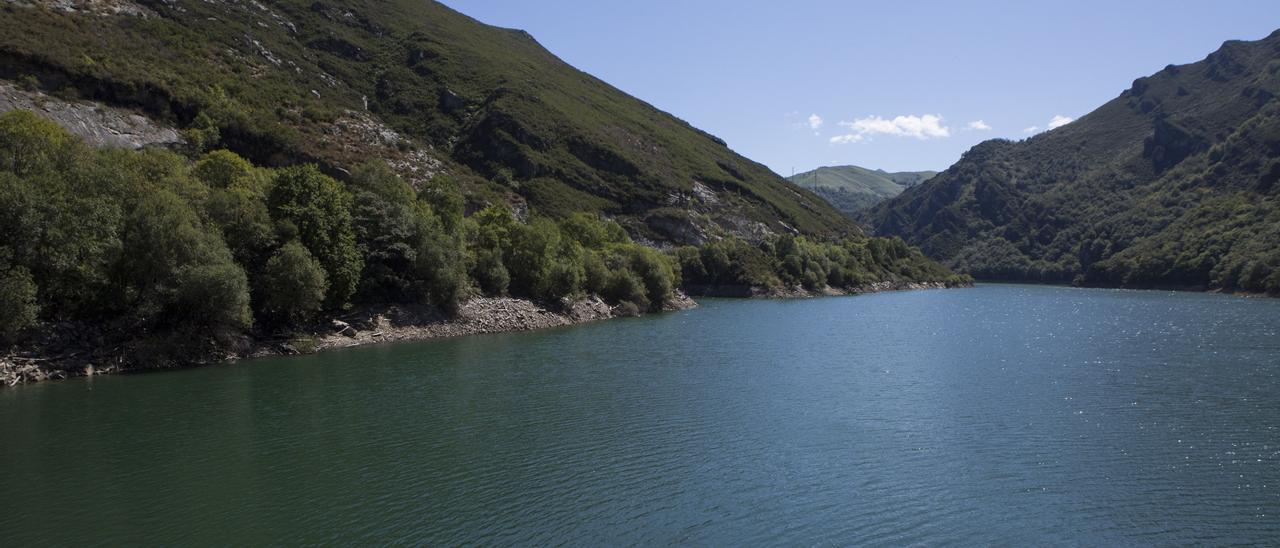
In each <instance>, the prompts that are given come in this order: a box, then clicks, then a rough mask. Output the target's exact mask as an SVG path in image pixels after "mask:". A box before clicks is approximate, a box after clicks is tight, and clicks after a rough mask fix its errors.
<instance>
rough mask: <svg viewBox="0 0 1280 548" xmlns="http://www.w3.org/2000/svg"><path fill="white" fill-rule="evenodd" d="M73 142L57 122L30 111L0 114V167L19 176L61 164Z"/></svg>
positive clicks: (54, 168)
mask: <svg viewBox="0 0 1280 548" xmlns="http://www.w3.org/2000/svg"><path fill="white" fill-rule="evenodd" d="M76 145H77V143H76V140H75V138H74V137H72V136H71V135H70V134H68V133H67V132H66V131H64V130H63V129H62V128H61V127H59V126H58V124H55V123H53V122H52V121H49V120H46V119H44V118H41V117H39V116H37V115H36V114H35V113H33V112H31V111H26V110H15V111H10V112H7V113H5V114H3V115H0V169H3V170H4V171H7V172H9V173H12V174H14V175H17V176H19V177H22V176H26V175H30V174H32V173H36V172H42V171H50V170H56V169H59V168H60V167H64V166H65V162H66V161H67V160H68V159H69V157H70V154H69V152H70V151H69V149H72V148H74V147H75V146H76Z"/></svg>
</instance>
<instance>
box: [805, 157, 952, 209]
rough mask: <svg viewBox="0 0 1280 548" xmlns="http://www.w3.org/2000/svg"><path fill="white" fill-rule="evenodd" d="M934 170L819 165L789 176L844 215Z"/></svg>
mask: <svg viewBox="0 0 1280 548" xmlns="http://www.w3.org/2000/svg"><path fill="white" fill-rule="evenodd" d="M937 174H938V172H936V171H901V172H895V173H890V172H887V171H884V170H880V169H876V170H872V169H867V168H865V167H858V166H835V167H820V168H818V169H815V170H812V171H806V172H804V173H799V174H796V175H792V176H791V177H788V178H787V179H788V180H790V181H791V182H793V183H795V184H797V185H799V186H801V187H803V188H805V189H808V190H812V191H813V192H814V193H816V194H817V195H819V196H821V197H823V198H824V199H826V200H827V201H828V202H831V205H833V206H835V207H836V209H839V210H840V211H841V212H843V213H844V214H846V215H850V216H852V215H855V214H857V213H858V212H860V211H862V210H865V209H867V208H869V207H871V206H873V205H876V204H878V203H880V202H883V201H885V200H888V199H889V198H892V197H894V196H897V195H899V194H902V191H903V190H906V189H907V188H908V187H912V186H915V185H918V184H920V183H922V182H924V181H926V180H928V179H929V178H930V177H933V176H934V175H937Z"/></svg>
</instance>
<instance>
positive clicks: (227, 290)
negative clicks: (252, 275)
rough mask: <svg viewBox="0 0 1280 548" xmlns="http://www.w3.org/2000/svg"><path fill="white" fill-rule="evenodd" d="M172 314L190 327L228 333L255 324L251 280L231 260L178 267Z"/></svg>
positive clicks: (216, 334) (215, 332)
mask: <svg viewBox="0 0 1280 548" xmlns="http://www.w3.org/2000/svg"><path fill="white" fill-rule="evenodd" d="M171 307H172V312H171V314H172V315H173V316H176V317H180V318H182V319H183V320H184V321H183V323H185V324H186V326H187V327H191V328H201V329H206V330H208V331H206V333H209V334H212V335H214V336H220V335H227V334H233V333H236V332H239V331H241V330H244V329H248V328H249V326H251V325H253V313H252V312H250V310H249V280H248V278H246V277H245V274H244V269H242V268H240V267H239V266H237V265H236V264H234V263H232V262H230V261H223V262H218V263H212V264H200V265H193V266H188V267H185V268H182V269H181V270H179V271H178V276H177V284H176V288H175V295H174V299H173V303H172V305H171Z"/></svg>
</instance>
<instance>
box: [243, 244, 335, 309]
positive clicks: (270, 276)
mask: <svg viewBox="0 0 1280 548" xmlns="http://www.w3.org/2000/svg"><path fill="white" fill-rule="evenodd" d="M327 289H328V282H327V281H326V279H325V271H324V268H323V267H322V266H321V264H320V262H319V261H317V260H316V259H315V257H312V256H311V252H310V251H307V248H306V247H304V246H302V244H299V243H298V242H289V243H287V244H285V245H284V246H283V247H281V248H280V251H278V252H276V254H275V255H274V256H273V257H271V259H270V260H268V261H267V264H266V268H265V270H264V271H263V273H262V278H261V281H260V283H259V286H258V290H257V295H258V301H259V303H260V305H259V307H260V309H261V311H262V314H263V316H264V317H266V318H267V319H268V320H270V321H271V322H272V323H273V324H275V325H278V326H287V325H293V324H295V323H297V322H300V321H304V320H308V319H310V318H312V317H313V316H314V315H315V314H316V312H319V311H320V309H321V307H322V305H323V304H324V298H325V294H326V291H327Z"/></svg>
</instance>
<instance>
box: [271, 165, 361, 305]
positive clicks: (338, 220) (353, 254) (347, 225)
mask: <svg viewBox="0 0 1280 548" xmlns="http://www.w3.org/2000/svg"><path fill="white" fill-rule="evenodd" d="M267 207H268V209H269V210H270V211H271V216H272V218H273V219H276V220H277V221H280V220H284V221H288V222H289V223H291V224H292V225H293V226H294V227H296V229H297V233H298V239H299V241H300V242H301V243H302V245H304V246H306V248H307V250H308V251H310V252H311V255H312V256H314V257H315V258H316V260H318V261H320V264H321V265H322V266H323V267H324V271H325V276H326V278H327V279H328V280H329V290H328V293H327V294H326V295H325V306H327V307H329V308H334V309H338V308H343V307H345V306H347V304H348V302H349V300H350V298H351V296H352V295H353V294H355V291H356V287H357V285H358V284H359V283H360V272H361V270H362V268H363V261H362V260H361V258H360V253H359V251H358V250H357V248H356V237H355V233H354V232H353V230H352V218H351V195H350V194H348V193H347V192H346V191H345V190H343V189H342V186H341V185H339V184H338V182H337V181H334V180H333V179H332V178H330V177H328V176H326V175H324V174H322V173H320V171H319V170H318V169H316V168H315V166H311V165H307V166H302V167H290V168H285V169H282V170H280V172H279V173H278V174H277V175H276V179H275V183H274V185H273V186H272V188H271V192H270V194H269V195H268V198H267Z"/></svg>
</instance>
